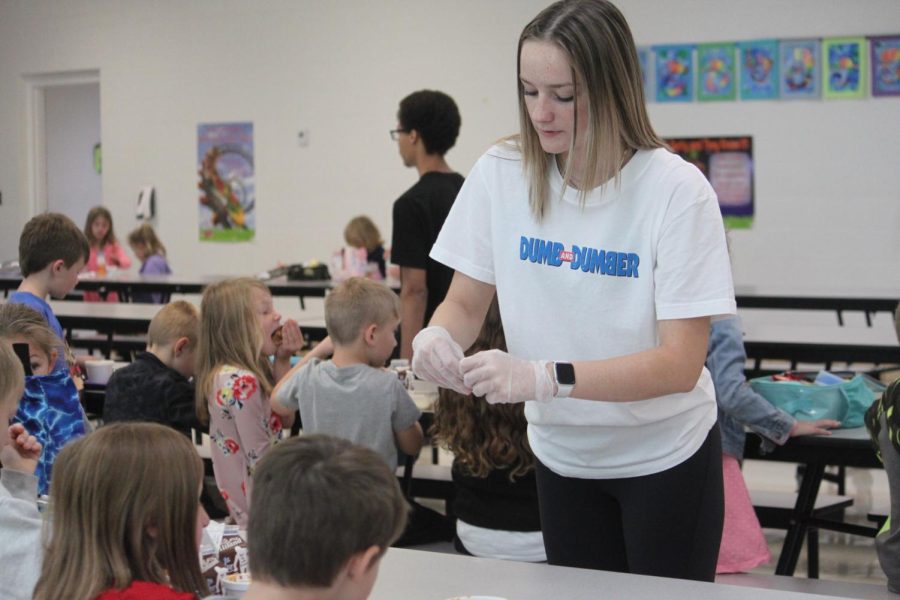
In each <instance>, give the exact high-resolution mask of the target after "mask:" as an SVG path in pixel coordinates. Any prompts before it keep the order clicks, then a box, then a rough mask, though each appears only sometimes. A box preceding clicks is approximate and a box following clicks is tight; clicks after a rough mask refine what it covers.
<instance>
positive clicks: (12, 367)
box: [0, 339, 25, 448]
mask: <svg viewBox="0 0 900 600" xmlns="http://www.w3.org/2000/svg"><path fill="white" fill-rule="evenodd" d="M24 389H25V370H24V369H22V363H21V362H20V361H19V357H18V356H16V353H15V352H14V351H13V348H12V345H11V344H10V343H8V342H6V341H4V340H2V339H0V426H2V427H3V429H4V431H3V432H2V434H3V435H0V448H2V447H3V446H6V445H7V444H8V443H9V436H8V435H6V431H5V429H6V427H8V426H9V420H10V419H12V417H13V415H15V414H16V410H17V409H18V407H19V399H20V398H21V397H22V391H23V390H24Z"/></svg>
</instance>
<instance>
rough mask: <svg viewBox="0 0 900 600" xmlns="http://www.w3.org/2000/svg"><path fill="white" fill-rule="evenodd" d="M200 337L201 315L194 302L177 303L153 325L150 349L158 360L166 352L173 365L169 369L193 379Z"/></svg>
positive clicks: (158, 315) (149, 333) (165, 308)
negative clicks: (160, 352) (161, 351)
mask: <svg viewBox="0 0 900 600" xmlns="http://www.w3.org/2000/svg"><path fill="white" fill-rule="evenodd" d="M199 337H200V312H199V311H198V310H197V307H196V306H194V305H193V304H191V303H190V302H186V301H184V300H176V301H174V302H169V303H168V304H166V305H165V306H163V307H162V308H161V309H159V312H158V313H156V315H154V317H153V320H152V321H150V328H149V329H148V330H147V347H148V348H149V349H150V351H151V352H153V353H154V354H156V355H157V356H159V353H158V352H159V351H160V350H165V353H166V354H168V355H169V356H170V357H171V363H172V364H167V366H169V367H171V368H173V369H175V370H176V371H178V372H179V373H181V374H182V375H184V376H185V377H191V376H193V374H194V363H195V360H196V356H195V351H196V349H197V340H198V339H199ZM164 362H165V361H164Z"/></svg>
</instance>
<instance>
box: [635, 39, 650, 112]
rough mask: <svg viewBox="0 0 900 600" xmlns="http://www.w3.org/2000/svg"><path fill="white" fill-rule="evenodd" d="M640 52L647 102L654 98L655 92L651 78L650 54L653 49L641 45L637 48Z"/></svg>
mask: <svg viewBox="0 0 900 600" xmlns="http://www.w3.org/2000/svg"><path fill="white" fill-rule="evenodd" d="M637 53H638V61H639V62H640V63H641V80H642V81H643V83H644V97H645V98H646V99H647V102H649V101H650V100H652V99H653V94H652V93H651V88H652V86H651V85H650V84H651V83H652V79H651V78H650V54H651V50H650V48H649V47H647V46H639V47H638V49H637Z"/></svg>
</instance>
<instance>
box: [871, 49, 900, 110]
mask: <svg viewBox="0 0 900 600" xmlns="http://www.w3.org/2000/svg"><path fill="white" fill-rule="evenodd" d="M869 43H870V44H871V46H872V95H873V96H900V35H882V36H876V37H871V38H869Z"/></svg>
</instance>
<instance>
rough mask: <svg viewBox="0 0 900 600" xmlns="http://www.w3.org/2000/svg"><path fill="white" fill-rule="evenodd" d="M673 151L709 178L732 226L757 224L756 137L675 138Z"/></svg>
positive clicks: (727, 223)
mask: <svg viewBox="0 0 900 600" xmlns="http://www.w3.org/2000/svg"><path fill="white" fill-rule="evenodd" d="M666 142H667V143H668V144H669V146H670V147H671V148H672V151H673V152H675V153H676V154H678V155H680V156H681V157H682V158H684V159H685V160H686V161H688V162H689V163H692V164H694V165H695V166H696V167H697V168H698V169H700V171H701V172H702V173H703V174H704V175H705V176H706V178H707V179H708V180H709V183H710V184H711V185H712V187H713V189H714V190H715V191H716V196H718V197H719V208H720V209H721V210H722V218H723V219H724V220H725V226H726V227H728V228H729V229H747V228H749V227H750V226H751V225H752V224H753V202H754V200H753V138H752V137H750V136H739V137H703V138H672V139H667V140H666Z"/></svg>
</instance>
